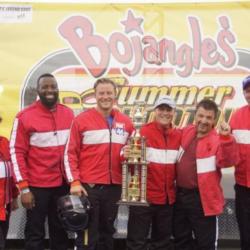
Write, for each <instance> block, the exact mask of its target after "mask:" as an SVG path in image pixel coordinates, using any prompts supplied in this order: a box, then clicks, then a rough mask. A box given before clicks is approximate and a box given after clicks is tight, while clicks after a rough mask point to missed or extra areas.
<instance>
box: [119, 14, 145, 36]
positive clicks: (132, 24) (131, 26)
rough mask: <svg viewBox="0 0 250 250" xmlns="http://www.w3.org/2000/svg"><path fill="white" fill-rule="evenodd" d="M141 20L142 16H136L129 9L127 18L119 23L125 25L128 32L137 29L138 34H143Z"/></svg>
mask: <svg viewBox="0 0 250 250" xmlns="http://www.w3.org/2000/svg"><path fill="white" fill-rule="evenodd" d="M142 22H143V18H140V17H138V18H136V17H135V16H134V14H133V12H132V11H131V10H129V11H128V15H127V19H126V20H124V21H121V24H122V25H124V27H125V32H126V33H129V32H131V31H133V30H134V31H137V32H138V33H140V34H143V31H142V28H141V24H142Z"/></svg>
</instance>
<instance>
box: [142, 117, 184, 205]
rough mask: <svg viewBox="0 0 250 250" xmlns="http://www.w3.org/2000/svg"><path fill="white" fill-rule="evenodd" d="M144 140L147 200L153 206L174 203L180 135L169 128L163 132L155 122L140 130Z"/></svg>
mask: <svg viewBox="0 0 250 250" xmlns="http://www.w3.org/2000/svg"><path fill="white" fill-rule="evenodd" d="M141 135H142V136H144V137H145V138H146V145H147V151H146V152H147V161H149V165H148V177H147V200H148V202H150V203H153V204H166V202H168V203H169V204H173V203H174V202H175V163H176V161H177V156H178V149H179V147H180V141H181V133H180V131H177V130H176V129H173V128H170V129H168V130H165V131H164V130H163V129H162V128H161V127H159V125H158V124H157V123H156V122H152V123H148V124H146V125H144V126H143V127H142V128H141Z"/></svg>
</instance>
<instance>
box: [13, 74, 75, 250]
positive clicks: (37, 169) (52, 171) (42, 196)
mask: <svg viewBox="0 0 250 250" xmlns="http://www.w3.org/2000/svg"><path fill="white" fill-rule="evenodd" d="M58 92H59V90H58V85H57V81H56V79H55V77H54V76H53V75H51V74H43V75H41V76H40V77H39V78H38V80H37V94H38V96H39V98H40V100H38V101H36V102H35V103H33V104H32V105H31V106H29V107H27V108H26V109H24V110H22V111H21V112H19V113H18V114H17V116H16V119H15V121H14V125H13V129H12V134H11V142H10V152H11V159H12V162H13V166H14V174H15V178H16V181H17V184H18V186H19V189H20V190H21V202H22V205H23V206H24V208H26V209H27V221H26V226H25V249H26V250H33V249H37V250H38V249H39V250H42V249H44V248H45V247H44V237H45V228H44V224H45V219H46V217H48V225H49V237H50V249H53V250H66V249H68V247H67V234H66V232H65V231H64V230H63V229H62V227H61V225H60V222H59V220H58V216H57V211H56V207H57V206H56V204H57V199H58V198H59V197H60V196H62V195H65V194H67V192H68V190H69V188H68V186H67V185H66V184H65V183H66V182H65V180H64V178H63V170H64V167H63V156H64V147H65V145H66V141H67V138H68V134H69V128H70V125H71V122H72V120H73V112H72V111H71V110H70V109H69V108H67V107H65V106H64V105H61V104H58Z"/></svg>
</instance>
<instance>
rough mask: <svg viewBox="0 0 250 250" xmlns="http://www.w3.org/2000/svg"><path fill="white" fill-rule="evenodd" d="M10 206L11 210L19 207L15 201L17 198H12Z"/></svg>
mask: <svg viewBox="0 0 250 250" xmlns="http://www.w3.org/2000/svg"><path fill="white" fill-rule="evenodd" d="M10 206H11V211H15V210H17V209H18V208H19V206H18V203H17V198H15V199H13V201H12V202H11V205H10Z"/></svg>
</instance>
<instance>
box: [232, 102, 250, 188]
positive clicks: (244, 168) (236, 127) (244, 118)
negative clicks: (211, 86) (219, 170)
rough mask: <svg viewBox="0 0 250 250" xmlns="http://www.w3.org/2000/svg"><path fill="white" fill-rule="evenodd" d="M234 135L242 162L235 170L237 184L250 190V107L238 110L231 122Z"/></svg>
mask: <svg viewBox="0 0 250 250" xmlns="http://www.w3.org/2000/svg"><path fill="white" fill-rule="evenodd" d="M230 126H231V129H232V133H233V135H234V137H235V139H236V142H237V143H238V145H239V151H240V161H239V164H238V165H237V166H236V168H235V179H236V183H237V184H239V185H242V186H245V187H248V188H250V106H249V105H247V106H244V107H242V108H240V109H238V110H237V111H236V112H235V113H234V114H233V116H232V118H231V120H230Z"/></svg>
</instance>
